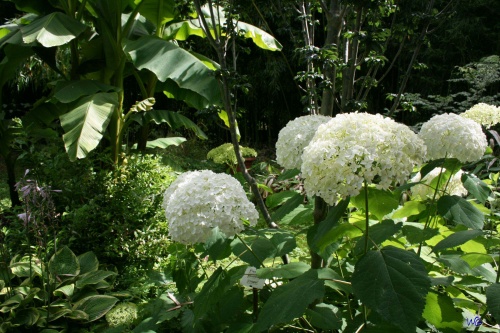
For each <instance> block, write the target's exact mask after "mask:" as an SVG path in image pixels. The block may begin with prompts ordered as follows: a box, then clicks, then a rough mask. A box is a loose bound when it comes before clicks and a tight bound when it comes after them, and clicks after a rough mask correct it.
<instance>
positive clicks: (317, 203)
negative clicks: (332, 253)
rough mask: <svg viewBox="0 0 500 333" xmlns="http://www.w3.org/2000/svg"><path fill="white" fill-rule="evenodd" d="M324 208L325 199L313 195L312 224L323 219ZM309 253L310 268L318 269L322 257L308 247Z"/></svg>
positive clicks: (316, 223) (325, 207) (321, 262)
mask: <svg viewBox="0 0 500 333" xmlns="http://www.w3.org/2000/svg"><path fill="white" fill-rule="evenodd" d="M326 210H327V204H326V202H325V200H323V199H322V198H321V197H318V196H315V197H314V213H313V217H314V225H319V224H320V223H321V221H323V220H324V219H325V216H326ZM310 253H311V268H314V269H318V268H321V266H322V265H323V258H321V256H320V255H319V254H317V253H316V252H314V251H312V250H311V249H310Z"/></svg>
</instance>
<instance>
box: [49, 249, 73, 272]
mask: <svg viewBox="0 0 500 333" xmlns="http://www.w3.org/2000/svg"><path fill="white" fill-rule="evenodd" d="M49 271H50V272H51V273H52V274H55V275H68V276H76V275H78V273H80V264H79V263H78V259H77V258H76V255H75V254H74V253H73V251H71V250H70V249H69V248H68V247H67V246H65V247H63V248H62V249H60V250H59V251H57V252H56V253H55V254H54V255H53V256H52V258H50V260H49Z"/></svg>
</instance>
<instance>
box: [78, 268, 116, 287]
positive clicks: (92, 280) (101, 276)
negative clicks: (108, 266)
mask: <svg viewBox="0 0 500 333" xmlns="http://www.w3.org/2000/svg"><path fill="white" fill-rule="evenodd" d="M116 274H117V273H115V272H111V271H100V270H99V271H94V272H89V273H86V274H83V275H81V276H80V278H79V279H78V280H77V281H76V287H77V288H83V287H84V286H86V285H92V284H98V283H100V282H102V281H104V280H105V279H106V278H108V277H110V276H113V275H116Z"/></svg>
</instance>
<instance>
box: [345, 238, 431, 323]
mask: <svg viewBox="0 0 500 333" xmlns="http://www.w3.org/2000/svg"><path fill="white" fill-rule="evenodd" d="M352 287H353V289H354V293H355V294H356V295H357V296H358V297H359V299H360V300H361V301H362V302H363V304H365V305H367V306H368V307H370V308H372V309H373V310H374V311H376V312H377V313H378V314H379V315H381V316H382V317H383V318H384V319H385V320H386V321H388V322H391V323H392V324H394V325H395V326H397V327H399V328H401V329H402V330H403V331H405V332H415V330H416V326H417V323H418V322H419V320H420V318H421V316H422V311H423V310H424V306H425V297H426V295H427V293H428V291H429V289H430V287H431V281H430V279H429V277H428V274H427V271H426V269H425V266H424V264H423V263H422V260H421V259H420V258H419V257H418V256H417V255H416V254H415V253H413V252H409V251H405V250H402V249H399V248H396V247H393V246H388V247H385V248H383V249H382V250H379V251H370V252H367V253H366V254H365V255H364V256H363V257H362V258H361V259H360V260H359V261H358V262H357V263H356V266H355V268H354V273H353V275H352Z"/></svg>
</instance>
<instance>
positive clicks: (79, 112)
mask: <svg viewBox="0 0 500 333" xmlns="http://www.w3.org/2000/svg"><path fill="white" fill-rule="evenodd" d="M117 105H118V95H117V94H116V93H98V94H95V95H92V96H87V97H84V98H82V99H80V100H79V101H78V103H77V105H76V107H75V108H74V109H73V110H72V111H70V112H68V113H66V114H63V115H62V116H61V117H60V120H61V126H62V128H63V129H64V132H65V134H64V135H63V141H64V146H65V148H66V151H67V153H68V156H69V159H70V160H71V161H74V160H76V159H77V158H84V157H85V156H87V154H88V153H89V152H90V151H92V150H93V149H94V148H95V147H96V146H97V145H98V144H99V141H101V138H102V136H103V134H104V132H105V130H106V128H107V126H108V124H109V121H110V120H111V116H112V114H113V111H114V109H115V107H117Z"/></svg>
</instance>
